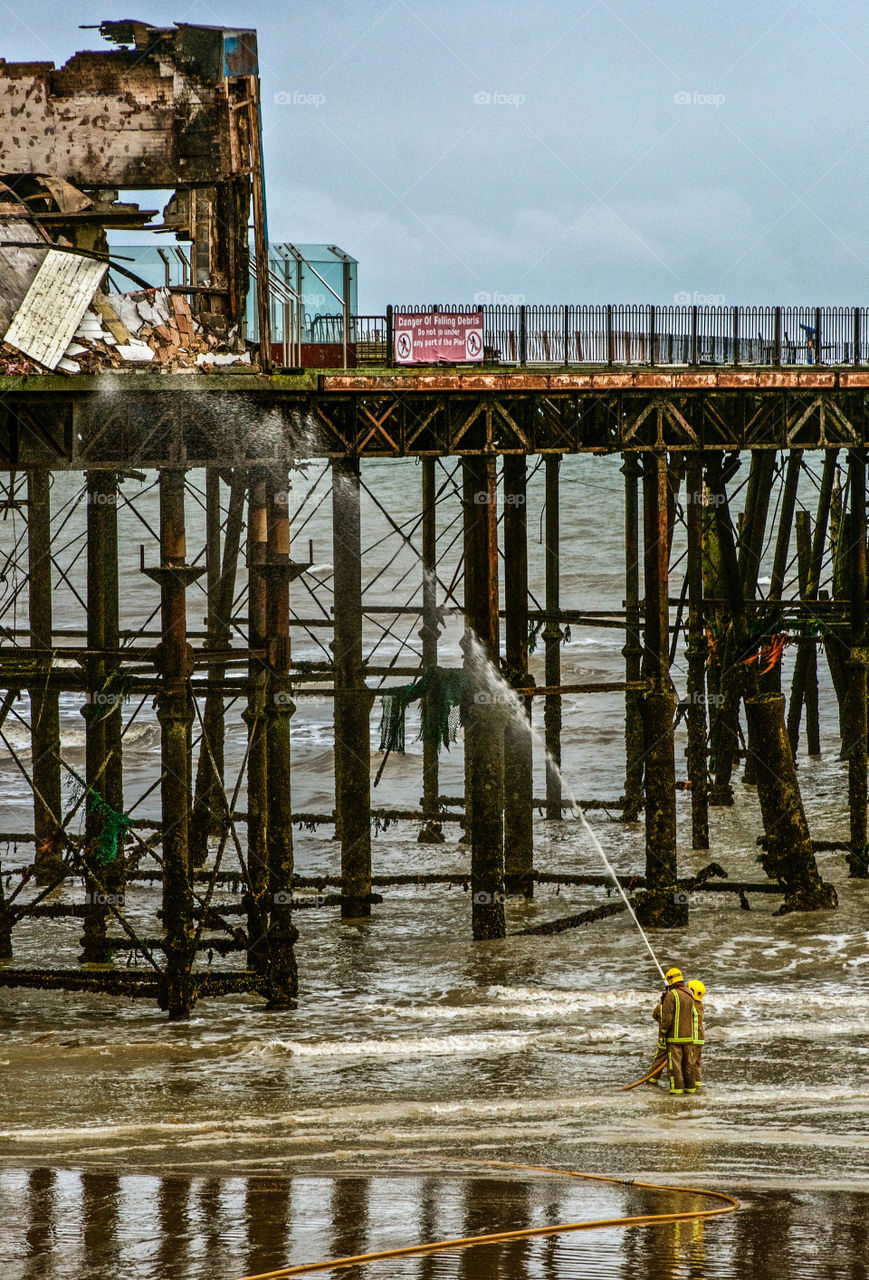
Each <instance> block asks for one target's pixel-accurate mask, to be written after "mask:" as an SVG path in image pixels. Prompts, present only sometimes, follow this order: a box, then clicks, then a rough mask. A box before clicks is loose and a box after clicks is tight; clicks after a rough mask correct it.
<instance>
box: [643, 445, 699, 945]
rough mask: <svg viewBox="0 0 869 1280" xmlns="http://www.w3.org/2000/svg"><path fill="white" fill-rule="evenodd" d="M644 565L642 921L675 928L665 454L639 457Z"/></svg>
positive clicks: (678, 912)
mask: <svg viewBox="0 0 869 1280" xmlns="http://www.w3.org/2000/svg"><path fill="white" fill-rule="evenodd" d="M643 498H644V532H645V540H644V542H645V545H644V566H645V584H646V590H645V603H646V611H645V648H644V655H643V657H644V670H643V674H644V676H645V678H646V679H647V680H648V681H649V682H650V689H649V692H648V693H647V694H646V695H645V696H644V699H643V728H644V733H645V764H646V768H645V777H646V787H645V791H646V882H647V884H648V887H649V888H650V889H651V890H652V891H653V893H652V895H650V897H649V898H648V899H646V900H645V901H644V902H642V903H640V904H639V910H638V915H639V916H640V919H641V921H642V923H644V924H656V925H659V926H668V927H675V926H679V925H684V924H686V923H687V918H688V907H687V904H686V903H684V902H681V901H677V900H676V898H675V896H674V894H673V893H672V892H669V893H668V892H664V893H661V891H668V890H670V891H672V888H673V886H675V884H676V876H677V865H676V760H675V747H674V740H673V715H674V712H675V708H676V699H675V696H674V694H673V686H672V682H671V680H670V671H669V638H670V605H669V570H670V565H669V560H670V546H669V543H670V531H669V519H668V501H669V478H668V472H667V455H666V453H664V452H660V453H655V454H652V453H647V454H645V455H644V460H643Z"/></svg>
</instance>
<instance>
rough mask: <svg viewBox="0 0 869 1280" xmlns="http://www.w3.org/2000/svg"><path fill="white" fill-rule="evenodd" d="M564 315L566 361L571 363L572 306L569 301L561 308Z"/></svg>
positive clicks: (563, 328)
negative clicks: (569, 305) (568, 303)
mask: <svg viewBox="0 0 869 1280" xmlns="http://www.w3.org/2000/svg"><path fill="white" fill-rule="evenodd" d="M561 310H562V312H563V315H562V332H563V335H564V363H565V364H566V365H568V364H570V358H569V348H570V307H568V305H567V303H565V304H564V306H563V307H562V308H561Z"/></svg>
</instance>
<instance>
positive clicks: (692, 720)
mask: <svg viewBox="0 0 869 1280" xmlns="http://www.w3.org/2000/svg"><path fill="white" fill-rule="evenodd" d="M686 497H687V502H686V521H687V525H688V645H687V652H688V715H687V719H688V750H687V757H688V758H687V764H688V778H689V781H690V783H691V844H692V847H693V848H695V849H708V848H709V776H708V760H707V741H706V630H705V626H704V621H703V505H702V504H703V463H702V459H701V457H700V455H699V454H696V453H692V454H690V455H689V458H688V475H687V495H686Z"/></svg>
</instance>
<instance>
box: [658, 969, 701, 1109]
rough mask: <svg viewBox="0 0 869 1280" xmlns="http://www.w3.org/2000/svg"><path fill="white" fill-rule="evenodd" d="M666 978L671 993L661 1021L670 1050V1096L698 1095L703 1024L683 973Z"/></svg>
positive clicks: (671, 971)
mask: <svg viewBox="0 0 869 1280" xmlns="http://www.w3.org/2000/svg"><path fill="white" fill-rule="evenodd" d="M664 977H665V978H666V980H667V991H666V993H665V994H664V997H663V999H662V1000H661V1004H660V1013H659V1017H658V1021H659V1025H660V1028H661V1038H662V1039H663V1041H664V1043H665V1045H666V1048H667V1073H668V1075H669V1077H670V1093H671V1094H684V1093H695V1092H696V1085H695V1076H694V1051H695V1046H696V1044H697V1037H698V1023H699V1019H698V1015H697V1004H696V1002H695V1000H694V997H693V996H692V994H691V992H690V991H689V990H688V988H687V986H686V985H685V980H684V978H683V977H682V970H681V969H676V968H672V969H668V970H667V972H666V973H665V974H664ZM657 1012H658V1010H656V1013H657Z"/></svg>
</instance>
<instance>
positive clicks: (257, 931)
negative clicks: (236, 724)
mask: <svg viewBox="0 0 869 1280" xmlns="http://www.w3.org/2000/svg"><path fill="white" fill-rule="evenodd" d="M248 484H249V489H248V509H247V572H248V577H247V642H248V647H249V648H250V649H255V650H260V651H261V650H264V649H265V645H266V579H265V577H264V576H263V573H262V569H263V568H264V567H265V563H266V558H267V555H268V510H267V505H266V473H265V471H264V470H263V469H262V468H256V469H254V470H251V472H250V474H249V477H248ZM267 682H268V673H267V668H266V664H265V662H264V661H263V659H262V658H251V659H250V662H249V664H248V692H247V707H246V708H245V710H244V712H243V715H242V718H243V719H244V722H245V724H246V725H247V732H248V756H247V865H248V873H249V875H250V881H251V891H249V892H248V894H247V896H246V899H245V905H246V906H247V934H248V955H247V962H248V965H249V966H250V967H251V968H254V969H261V968H262V966H263V965H264V963H265V959H264V957H265V938H266V931H267V929H268V919H269V910H268V897H267V895H268V741H267V734H266V719H265V716H266V686H267Z"/></svg>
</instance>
